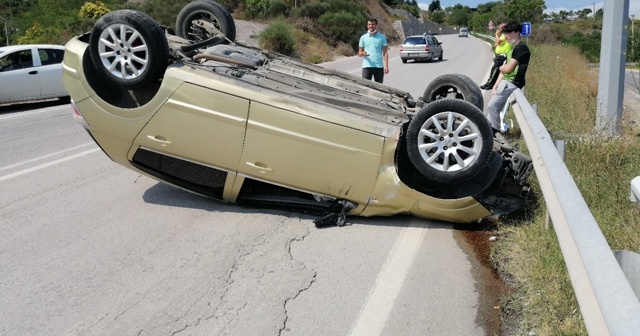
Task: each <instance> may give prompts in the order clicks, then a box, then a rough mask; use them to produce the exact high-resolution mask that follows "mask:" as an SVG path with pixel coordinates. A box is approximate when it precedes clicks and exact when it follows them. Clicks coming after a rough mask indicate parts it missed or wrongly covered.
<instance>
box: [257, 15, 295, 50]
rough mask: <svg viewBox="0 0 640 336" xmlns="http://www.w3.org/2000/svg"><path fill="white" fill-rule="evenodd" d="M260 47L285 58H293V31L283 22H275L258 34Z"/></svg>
mask: <svg viewBox="0 0 640 336" xmlns="http://www.w3.org/2000/svg"><path fill="white" fill-rule="evenodd" d="M259 39H260V46H261V47H262V48H264V49H267V50H271V51H275V52H277V53H281V54H284V55H287V56H293V53H294V52H295V47H296V40H295V39H294V38H293V29H292V28H291V27H290V26H289V25H288V24H286V23H285V22H283V21H280V20H278V21H275V22H274V23H272V24H270V25H269V26H267V28H265V29H264V30H263V31H262V33H261V34H260V37H259Z"/></svg>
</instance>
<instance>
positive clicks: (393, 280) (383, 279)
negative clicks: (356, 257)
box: [349, 227, 425, 336]
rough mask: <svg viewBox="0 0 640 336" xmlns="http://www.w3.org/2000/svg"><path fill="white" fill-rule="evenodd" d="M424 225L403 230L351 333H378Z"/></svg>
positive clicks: (352, 335)
mask: <svg viewBox="0 0 640 336" xmlns="http://www.w3.org/2000/svg"><path fill="white" fill-rule="evenodd" d="M424 235H425V229H424V228H423V227H409V228H406V229H403V230H402V232H401V233H400V236H399V237H398V239H397V240H396V242H395V244H394V245H393V248H392V249H391V253H389V256H388V257H387V260H386V261H385V262H384V265H383V266H382V270H381V271H380V273H379V274H378V277H377V278H376V282H375V285H374V287H373V288H372V290H371V292H369V296H368V297H367V301H366V302H365V304H364V306H363V308H362V309H361V311H360V315H359V317H358V321H357V323H356V324H355V327H354V328H353V329H352V330H351V333H350V334H349V335H350V336H378V335H380V334H381V333H382V330H383V329H384V326H385V324H386V322H387V319H388V318H389V314H390V313H391V309H392V308H393V304H394V303H395V301H396V299H397V297H398V293H399V292H400V289H401V288H402V284H403V283H404V280H405V279H406V277H407V274H408V273H409V270H410V269H411V265H412V264H413V260H414V259H415V257H416V253H417V252H418V250H419V249H420V245H421V244H422V241H423V239H424Z"/></svg>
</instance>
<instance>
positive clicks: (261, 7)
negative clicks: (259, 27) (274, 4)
mask: <svg viewBox="0 0 640 336" xmlns="http://www.w3.org/2000/svg"><path fill="white" fill-rule="evenodd" d="M270 5H271V0H247V7H246V10H245V12H246V13H247V14H248V15H249V17H252V18H259V17H265V16H266V15H267V13H269V6H270Z"/></svg>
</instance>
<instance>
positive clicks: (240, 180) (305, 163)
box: [63, 0, 531, 225]
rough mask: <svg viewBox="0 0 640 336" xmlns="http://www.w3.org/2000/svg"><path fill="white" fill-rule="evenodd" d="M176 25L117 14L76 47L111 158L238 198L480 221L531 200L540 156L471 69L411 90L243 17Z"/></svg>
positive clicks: (75, 88)
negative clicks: (493, 124)
mask: <svg viewBox="0 0 640 336" xmlns="http://www.w3.org/2000/svg"><path fill="white" fill-rule="evenodd" d="M175 31H176V33H174V31H173V29H171V28H169V27H161V26H159V25H158V24H157V23H156V22H155V21H154V20H153V19H151V18H150V17H148V16H147V15H145V14H143V13H140V12H137V11H132V10H120V11H114V12H111V13H108V14H106V15H105V16H103V17H102V18H101V19H100V20H98V22H97V23H96V24H95V26H94V28H93V30H92V31H91V32H90V33H86V34H84V35H81V36H77V37H75V38H73V39H72V40H70V41H69V42H68V43H67V44H66V51H65V56H64V64H63V67H64V83H65V86H66V88H67V90H68V92H69V94H70V96H71V98H72V101H73V107H74V113H75V118H76V120H77V121H79V122H80V123H81V124H82V125H83V126H84V127H85V128H86V129H87V131H88V132H89V134H90V135H91V137H92V138H93V139H94V140H95V142H96V143H97V144H98V145H99V146H100V148H102V150H103V151H104V152H105V153H106V154H107V155H108V156H109V158H111V159H112V160H113V161H115V162H117V163H119V164H121V165H123V166H125V167H127V168H129V169H132V170H134V171H137V172H139V173H142V174H145V175H148V176H151V177H153V178H155V179H158V180H160V181H163V182H166V183H169V184H171V185H174V186H177V187H180V188H183V189H186V190H189V191H192V192H195V193H198V194H201V195H204V196H208V197H211V198H214V199H218V200H221V201H224V202H231V203H238V204H245V205H251V206H269V207H279V208H286V209H292V210H294V211H300V212H305V213H314V214H318V216H319V219H318V220H316V224H318V225H342V224H344V221H345V216H346V215H361V216H376V215H393V214H398V213H411V214H413V215H416V216H419V217H425V218H432V219H440V220H446V221H451V222H470V221H474V220H477V219H480V218H483V217H487V216H491V215H496V214H505V213H509V212H513V211H516V210H518V209H521V208H522V207H523V206H524V205H525V204H526V203H527V194H528V189H529V186H528V184H527V178H528V175H529V173H530V170H531V164H530V160H529V159H528V158H527V157H526V156H525V155H523V154H521V153H519V152H517V151H516V150H514V149H513V148H510V147H508V146H502V147H501V148H500V146H495V145H494V141H493V138H492V135H491V130H490V127H489V125H488V123H487V121H486V120H485V118H484V116H483V115H482V112H481V111H480V110H479V108H478V107H482V104H483V101H482V94H481V92H480V89H479V88H478V87H477V85H476V84H475V83H473V81H471V80H470V79H469V78H467V77H465V76H462V75H458V74H452V75H446V76H442V77H439V78H438V79H436V80H434V81H433V82H431V83H429V85H428V86H427V87H426V89H425V94H424V96H423V97H420V98H418V99H414V98H413V97H411V96H410V95H409V94H408V93H407V92H404V91H400V90H397V89H394V88H391V87H388V86H384V85H381V84H377V83H375V82H373V81H367V80H363V79H362V78H360V77H356V76H352V75H349V74H346V73H341V72H337V71H332V70H327V69H324V68H322V67H319V66H315V65H310V64H305V63H301V62H299V61H296V60H294V59H292V58H289V57H285V56H283V55H279V54H276V53H272V52H268V51H266V50H262V49H259V48H252V47H248V46H245V45H242V44H239V43H235V42H233V41H234V38H235V24H234V21H233V18H232V17H231V15H230V14H229V12H228V11H227V10H226V9H225V8H224V7H223V6H221V5H220V4H218V3H216V2H213V1H210V0H199V1H195V2H192V3H190V4H188V5H187V6H185V7H184V8H183V9H182V10H181V12H180V13H179V15H178V18H177V23H176V30H175Z"/></svg>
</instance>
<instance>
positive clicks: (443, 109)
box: [406, 99, 493, 184]
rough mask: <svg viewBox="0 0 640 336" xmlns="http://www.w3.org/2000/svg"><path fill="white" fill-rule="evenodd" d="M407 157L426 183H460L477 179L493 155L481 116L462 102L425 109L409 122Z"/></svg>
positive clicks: (450, 101) (446, 102) (440, 103)
mask: <svg viewBox="0 0 640 336" xmlns="http://www.w3.org/2000/svg"><path fill="white" fill-rule="evenodd" d="M406 140H407V155H408V156H409V159H410V160H411V163H413V165H414V167H415V168H416V169H417V170H418V172H420V174H421V175H422V176H423V177H424V178H425V180H427V181H429V182H432V183H436V184H448V183H460V182H464V181H466V180H469V179H471V178H473V177H474V176H476V175H477V174H478V173H479V172H480V171H482V169H483V168H484V167H485V166H486V165H487V162H489V159H490V158H491V153H492V145H493V140H492V135H491V127H490V126H489V123H488V122H487V119H486V118H485V117H484V116H483V115H482V112H481V111H480V110H478V109H477V108H476V107H475V106H473V105H472V104H470V103H469V102H466V101H464V100H454V99H443V100H439V101H436V102H433V103H431V104H427V105H425V106H424V107H423V108H422V109H421V110H420V111H419V112H418V113H416V115H415V116H414V117H413V119H412V120H411V121H410V122H409V127H408V130H407V135H406Z"/></svg>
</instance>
